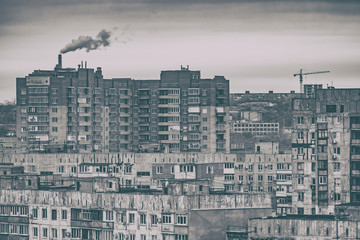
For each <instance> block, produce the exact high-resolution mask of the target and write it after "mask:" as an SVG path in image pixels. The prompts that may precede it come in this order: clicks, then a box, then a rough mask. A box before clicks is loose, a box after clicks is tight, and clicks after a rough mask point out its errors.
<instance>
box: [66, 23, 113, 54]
mask: <svg viewBox="0 0 360 240" xmlns="http://www.w3.org/2000/svg"><path fill="white" fill-rule="evenodd" d="M110 37H111V32H110V31H106V30H105V29H103V30H101V31H100V32H99V33H98V35H97V36H96V38H95V39H93V38H92V37H90V36H80V37H79V38H78V39H74V40H72V41H71V43H69V44H67V45H66V46H65V47H64V48H63V49H61V50H60V53H67V52H73V51H76V50H78V49H79V50H80V49H83V48H85V49H86V51H87V52H89V51H90V50H95V49H98V48H99V47H101V46H104V47H106V46H109V45H110V41H109V40H110Z"/></svg>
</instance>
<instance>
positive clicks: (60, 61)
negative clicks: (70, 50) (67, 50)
mask: <svg viewBox="0 0 360 240" xmlns="http://www.w3.org/2000/svg"><path fill="white" fill-rule="evenodd" d="M58 68H62V55H61V54H59V55H58Z"/></svg>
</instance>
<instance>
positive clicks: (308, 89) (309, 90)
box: [304, 84, 323, 98]
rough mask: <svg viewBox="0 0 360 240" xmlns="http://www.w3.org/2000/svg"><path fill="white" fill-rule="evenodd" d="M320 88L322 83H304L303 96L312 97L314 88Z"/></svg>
mask: <svg viewBox="0 0 360 240" xmlns="http://www.w3.org/2000/svg"><path fill="white" fill-rule="evenodd" d="M322 88H323V85H322V84H304V96H305V97H307V98H314V97H315V92H316V90H317V89H322Z"/></svg>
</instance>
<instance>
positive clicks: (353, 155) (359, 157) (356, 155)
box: [351, 154, 360, 160]
mask: <svg viewBox="0 0 360 240" xmlns="http://www.w3.org/2000/svg"><path fill="white" fill-rule="evenodd" d="M351 160H360V154H351Z"/></svg>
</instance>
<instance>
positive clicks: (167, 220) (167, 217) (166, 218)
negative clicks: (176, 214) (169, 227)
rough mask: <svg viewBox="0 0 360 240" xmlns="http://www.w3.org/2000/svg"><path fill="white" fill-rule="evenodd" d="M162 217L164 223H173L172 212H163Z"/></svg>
mask: <svg viewBox="0 0 360 240" xmlns="http://www.w3.org/2000/svg"><path fill="white" fill-rule="evenodd" d="M161 219H162V223H165V224H170V223H171V214H170V213H163V214H162V218H161Z"/></svg>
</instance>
